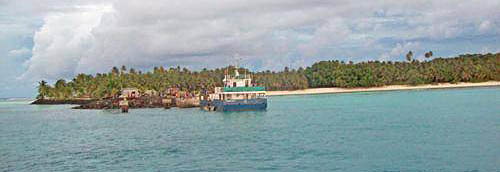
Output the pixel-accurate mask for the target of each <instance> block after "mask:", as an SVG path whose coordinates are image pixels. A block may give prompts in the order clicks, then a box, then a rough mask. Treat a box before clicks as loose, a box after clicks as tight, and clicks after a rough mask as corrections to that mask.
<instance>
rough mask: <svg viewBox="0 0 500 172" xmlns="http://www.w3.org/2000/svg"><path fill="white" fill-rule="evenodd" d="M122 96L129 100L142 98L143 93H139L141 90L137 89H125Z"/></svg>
mask: <svg viewBox="0 0 500 172" xmlns="http://www.w3.org/2000/svg"><path fill="white" fill-rule="evenodd" d="M122 95H123V96H126V98H129V99H133V98H139V97H141V93H139V89H137V88H124V89H122Z"/></svg>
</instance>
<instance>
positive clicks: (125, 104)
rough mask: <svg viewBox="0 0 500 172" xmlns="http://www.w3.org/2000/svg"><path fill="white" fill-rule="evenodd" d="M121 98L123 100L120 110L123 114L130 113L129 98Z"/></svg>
mask: <svg viewBox="0 0 500 172" xmlns="http://www.w3.org/2000/svg"><path fill="white" fill-rule="evenodd" d="M120 98H123V100H120V103H119V104H120V109H121V110H122V113H127V112H128V100H127V97H125V96H123V95H122V96H120Z"/></svg>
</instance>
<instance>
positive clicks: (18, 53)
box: [9, 47, 31, 57]
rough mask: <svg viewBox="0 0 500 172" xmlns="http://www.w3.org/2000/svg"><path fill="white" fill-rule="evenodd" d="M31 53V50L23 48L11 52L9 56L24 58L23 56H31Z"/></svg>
mask: <svg viewBox="0 0 500 172" xmlns="http://www.w3.org/2000/svg"><path fill="white" fill-rule="evenodd" d="M30 53H31V50H30V49H28V48H26V47H23V48H21V49H15V50H10V51H9V56H11V57H22V56H26V55H29V54H30Z"/></svg>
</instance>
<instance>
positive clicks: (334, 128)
mask: <svg viewBox="0 0 500 172" xmlns="http://www.w3.org/2000/svg"><path fill="white" fill-rule="evenodd" d="M28 104H29V101H26V100H19V101H11V100H3V101H0V143H1V144H0V171H90V170H94V171H474V170H477V171H499V170H500V165H498V162H499V160H500V149H498V145H500V137H498V133H500V130H499V124H500V87H489V88H465V89H442V90H412V91H389V92H364V93H345V94H322V95H300V96H276V97H270V98H269V106H268V109H267V110H266V111H257V112H231V113H220V112H205V111H201V110H199V109H197V108H193V109H177V108H172V109H161V108H159V109H131V110H130V111H129V113H119V111H118V110H76V109H71V107H72V106H71V105H28Z"/></svg>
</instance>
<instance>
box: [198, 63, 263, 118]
mask: <svg viewBox="0 0 500 172" xmlns="http://www.w3.org/2000/svg"><path fill="white" fill-rule="evenodd" d="M234 73H235V75H234V76H231V75H229V74H227V73H226V74H225V75H224V80H223V82H224V87H215V90H214V91H213V93H212V94H206V95H205V96H201V100H200V107H201V109H203V110H207V111H253V110H265V109H266V108H267V96H266V89H265V87H259V86H256V85H255V84H254V83H252V79H251V77H250V75H246V74H245V75H240V74H239V72H238V69H236V70H235V72H234Z"/></svg>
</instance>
